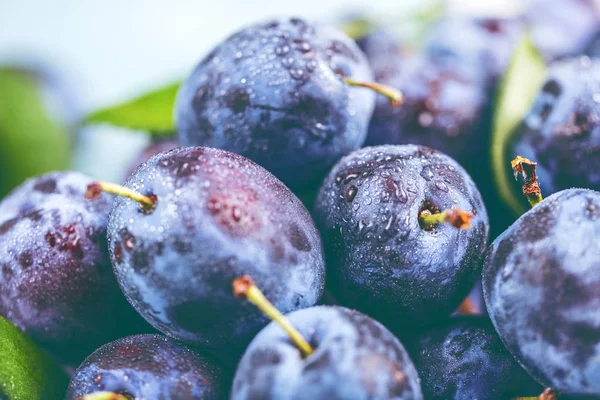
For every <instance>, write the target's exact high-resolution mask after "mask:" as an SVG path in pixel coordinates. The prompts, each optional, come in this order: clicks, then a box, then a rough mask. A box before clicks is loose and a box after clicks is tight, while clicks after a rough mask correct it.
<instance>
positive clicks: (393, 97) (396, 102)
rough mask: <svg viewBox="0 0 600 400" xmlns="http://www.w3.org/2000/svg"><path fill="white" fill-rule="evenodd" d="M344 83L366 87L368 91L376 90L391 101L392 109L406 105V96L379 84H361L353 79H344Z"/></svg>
mask: <svg viewBox="0 0 600 400" xmlns="http://www.w3.org/2000/svg"><path fill="white" fill-rule="evenodd" d="M344 81H345V82H346V83H347V84H348V85H350V86H358V87H364V88H367V89H371V90H374V91H375V92H377V93H379V94H381V95H383V96H385V97H387V98H388V99H390V104H391V105H392V107H400V106H401V105H402V103H404V95H403V94H402V92H401V91H399V90H398V89H395V88H393V87H390V86H386V85H382V84H381V83H377V82H360V81H355V80H354V79H352V78H344Z"/></svg>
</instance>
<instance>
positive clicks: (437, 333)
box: [412, 316, 543, 400]
mask: <svg viewBox="0 0 600 400" xmlns="http://www.w3.org/2000/svg"><path fill="white" fill-rule="evenodd" d="M412 354H413V359H414V361H415V365H416V367H417V370H418V371H419V376H420V377H421V387H422V388H423V394H424V395H425V398H427V399H428V400H435V399H439V400H473V399H477V400H496V399H509V398H514V397H517V396H520V397H524V396H537V395H538V394H540V393H541V392H542V391H543V388H542V387H541V386H540V385H539V384H538V383H537V382H536V381H535V380H533V378H531V377H530V376H529V375H528V374H527V372H525V370H523V368H522V367H521V366H520V365H519V364H518V363H517V361H515V359H514V358H513V357H512V355H511V354H510V353H509V352H508V350H506V348H505V347H504V344H502V341H501V340H500V338H499V337H498V334H497V333H496V331H495V330H494V327H493V326H492V324H491V323H490V321H489V320H488V319H487V318H485V317H481V316H462V317H453V318H450V319H449V320H448V321H447V322H446V323H445V324H443V325H442V326H440V327H437V328H435V329H433V330H431V331H428V332H426V333H424V334H423V335H422V336H421V337H420V338H419V341H418V344H417V346H416V350H415V352H414V353H412Z"/></svg>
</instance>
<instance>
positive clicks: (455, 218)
mask: <svg viewBox="0 0 600 400" xmlns="http://www.w3.org/2000/svg"><path fill="white" fill-rule="evenodd" d="M473 217H474V215H473V214H472V213H470V212H466V211H462V210H459V209H458V208H451V209H448V210H446V211H442V212H439V213H435V214H432V213H431V211H429V210H423V211H421V213H420V214H419V223H420V224H421V226H423V227H432V226H433V225H436V224H441V223H449V224H451V225H452V226H454V227H455V228H458V229H468V228H470V227H471V218H473Z"/></svg>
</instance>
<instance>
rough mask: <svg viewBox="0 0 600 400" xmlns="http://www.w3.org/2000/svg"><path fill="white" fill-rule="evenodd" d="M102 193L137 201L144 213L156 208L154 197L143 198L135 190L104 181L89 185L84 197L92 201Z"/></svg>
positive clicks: (143, 196)
mask: <svg viewBox="0 0 600 400" xmlns="http://www.w3.org/2000/svg"><path fill="white" fill-rule="evenodd" d="M102 192H105V193H111V194H115V195H117V196H122V197H126V198H128V199H131V200H134V201H137V202H138V203H139V204H140V205H141V206H142V208H143V209H144V211H145V212H151V211H152V210H154V208H155V207H156V201H157V198H156V196H145V195H143V194H141V193H139V192H136V191H135V190H132V189H129V188H126V187H125V186H122V185H117V184H116V183H111V182H105V181H97V182H93V183H90V184H89V185H88V187H87V191H86V193H85V197H86V199H93V198H95V197H98V196H99V195H100V193H102Z"/></svg>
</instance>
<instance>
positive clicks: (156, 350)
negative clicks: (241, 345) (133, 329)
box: [66, 335, 227, 400]
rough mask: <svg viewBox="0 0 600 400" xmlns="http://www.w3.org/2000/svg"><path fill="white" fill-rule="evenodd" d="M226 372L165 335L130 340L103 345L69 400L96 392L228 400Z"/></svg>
mask: <svg viewBox="0 0 600 400" xmlns="http://www.w3.org/2000/svg"><path fill="white" fill-rule="evenodd" d="M223 378H224V373H223V370H222V368H221V367H220V366H218V364H217V363H215V362H214V361H213V360H211V359H210V358H207V357H205V356H203V355H201V354H199V353H196V352H194V351H192V350H190V349H188V348H186V347H184V346H183V345H180V344H178V343H176V342H174V341H173V340H171V339H168V338H167V337H164V336H161V335H136V336H128V337H125V338H122V339H119V340H116V341H114V342H111V343H108V344H105V345H104V346H102V347H100V348H99V349H98V350H96V351H95V352H94V353H92V354H91V355H90V356H89V357H88V358H86V359H85V361H84V362H83V364H81V365H80V366H79V368H78V369H77V371H76V372H75V374H74V375H73V377H72V378H71V383H70V384H69V389H68V391H67V397H66V398H67V400H76V399H80V398H81V397H83V396H85V395H87V394H91V393H95V392H112V393H117V394H126V395H129V396H132V397H133V398H135V399H161V400H170V399H172V400H192V399H205V400H208V399H215V400H217V399H222V398H225V395H226V393H227V389H226V386H225V385H224V384H223Z"/></svg>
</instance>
